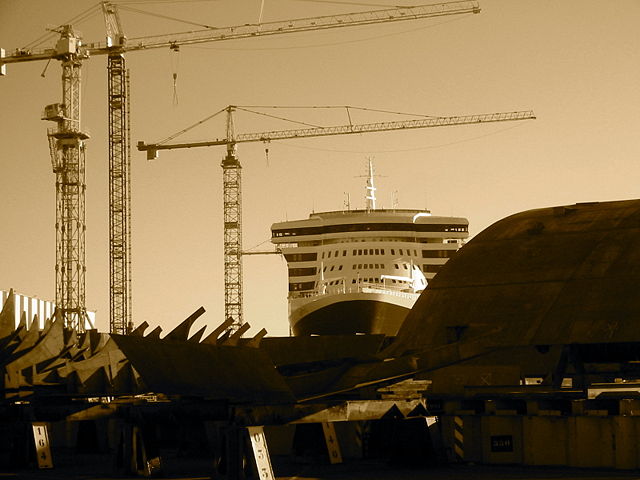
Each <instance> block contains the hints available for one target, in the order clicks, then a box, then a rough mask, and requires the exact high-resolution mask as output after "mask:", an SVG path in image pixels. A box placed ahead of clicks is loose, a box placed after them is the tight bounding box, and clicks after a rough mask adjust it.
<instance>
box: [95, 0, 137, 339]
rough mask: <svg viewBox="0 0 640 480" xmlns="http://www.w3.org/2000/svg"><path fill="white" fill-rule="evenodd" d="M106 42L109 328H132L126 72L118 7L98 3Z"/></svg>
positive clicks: (116, 330) (115, 330) (124, 331)
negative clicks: (108, 47) (108, 48)
mask: <svg viewBox="0 0 640 480" xmlns="http://www.w3.org/2000/svg"><path fill="white" fill-rule="evenodd" d="M101 5H102V12H103V15H104V20H105V29H106V32H107V44H108V45H110V46H111V47H112V49H113V51H112V52H111V53H109V56H108V57H107V73H108V74H107V77H108V82H107V83H108V112H109V137H108V138H109V331H110V332H111V333H117V334H121V335H125V334H128V333H130V332H131V331H132V330H133V322H132V319H131V317H132V314H131V307H132V303H131V180H130V170H131V152H130V145H131V142H130V128H129V71H128V70H127V68H126V63H125V57H124V54H123V53H121V52H120V47H121V46H122V44H123V43H124V41H125V36H124V33H123V30H122V26H121V24H120V17H119V16H118V10H117V9H116V8H115V6H114V5H112V4H111V3H109V2H102V4H101Z"/></svg>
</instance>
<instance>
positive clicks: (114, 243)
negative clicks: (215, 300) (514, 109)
mask: <svg viewBox="0 0 640 480" xmlns="http://www.w3.org/2000/svg"><path fill="white" fill-rule="evenodd" d="M101 7H102V10H103V14H104V18H105V24H106V27H107V41H106V42H105V43H101V42H94V43H89V44H87V45H86V46H85V45H82V42H81V41H80V38H79V36H77V35H75V33H73V28H72V27H71V26H63V27H61V31H60V33H61V37H60V40H59V42H58V44H57V45H56V47H55V48H54V49H51V48H49V49H45V50H42V51H31V50H26V49H16V50H15V52H14V53H13V54H11V55H8V56H7V55H5V51H4V49H1V48H0V75H5V74H6V64H8V63H19V62H29V61H38V60H51V59H57V60H60V61H61V62H62V68H63V91H64V92H67V91H69V92H76V94H77V99H76V100H77V101H76V103H72V104H70V105H68V106H65V109H67V110H70V111H71V110H73V111H74V112H75V113H74V114H76V113H77V121H76V120H73V119H71V118H72V117H68V116H67V115H66V114H65V115H64V118H65V119H66V120H65V121H64V124H65V125H66V126H65V127H63V129H64V130H65V131H66V134H69V133H70V132H71V130H70V127H69V125H71V124H73V125H74V126H75V128H77V131H78V132H79V131H80V130H79V112H80V97H79V91H80V68H81V64H82V60H83V59H86V58H88V57H89V56H91V55H108V56H109V66H108V69H107V70H108V75H109V79H108V85H109V95H108V99H109V174H110V178H109V194H110V197H109V225H110V237H109V245H110V305H111V311H110V329H111V331H112V332H114V333H125V332H126V331H128V330H129V329H130V328H131V306H130V296H131V276H130V267H129V265H130V262H131V256H130V249H131V247H130V241H129V238H130V227H131V225H130V205H129V201H130V195H129V193H128V192H129V191H130V186H129V167H128V165H129V163H128V162H129V160H128V158H129V155H128V148H129V139H128V124H129V120H128V113H127V105H128V104H129V99H128V89H127V84H128V80H127V79H128V73H127V70H126V67H125V61H124V56H123V54H124V53H126V52H129V51H137V50H147V49H152V48H173V49H175V48H176V47H178V46H179V45H191V44H198V43H206V42H215V41H223V40H234V39H240V38H253V37H260V36H268V35H269V36H270V35H281V34H285V33H299V32H305V31H314V30H327V29H335V28H342V27H353V26H362V25H374V24H378V23H386V22H398V21H406V20H419V19H424V18H432V17H440V16H445V15H460V14H468V13H479V12H480V8H479V5H478V2H477V1H475V0H462V1H453V2H445V3H437V4H430V5H418V6H413V7H396V8H390V9H384V10H373V11H366V12H355V13H349V14H340V15H326V16H320V17H309V18H300V19H292V20H284V21H275V22H266V23H260V24H245V25H237V26H231V27H221V28H213V27H211V28H207V29H203V30H196V31H189V32H179V33H172V34H165V35H155V36H146V37H139V38H131V39H127V38H126V37H125V36H124V34H123V32H122V28H121V25H120V21H119V18H118V12H117V8H116V6H115V4H113V3H112V2H109V1H103V2H101ZM65 45H68V46H67V47H65ZM65 49H66V50H69V51H66V50H65ZM71 49H72V50H73V51H71ZM73 118H76V117H73ZM51 120H54V121H58V120H56V118H55V117H54V118H51ZM58 130H59V132H58V133H57V134H56V135H58V136H59V135H61V134H62V133H61V131H60V127H59V129H58ZM54 138H56V140H58V138H57V137H54ZM76 139H77V140H78V142H77V143H78V146H77V147H74V148H71V147H65V150H68V151H69V152H68V153H65V154H64V155H63V156H66V157H69V158H70V157H73V158H75V159H78V161H77V162H76V163H73V162H68V165H67V163H66V162H64V161H63V164H64V165H65V167H64V169H65V171H69V172H70V171H71V165H72V164H73V165H77V166H78V168H77V173H76V174H75V177H77V178H78V180H79V179H80V178H81V179H82V188H77V193H74V194H73V195H72V194H71V193H70V191H71V190H72V188H70V187H64V188H63V190H62V191H61V193H60V194H59V195H58V196H60V197H61V198H62V197H64V198H65V199H66V200H64V201H63V200H60V201H58V203H65V204H66V203H73V204H74V205H77V207H76V208H75V209H73V208H71V207H61V208H62V210H60V211H58V215H57V217H56V225H58V227H57V229H58V231H59V235H58V241H57V248H56V251H57V252H58V255H57V258H58V259H57V260H56V272H64V274H63V273H59V274H58V273H57V274H56V292H58V291H60V298H56V303H58V305H59V306H60V309H61V311H63V312H67V311H68V312H75V311H78V312H80V311H84V309H85V307H84V289H85V286H84V271H85V265H84V256H85V250H84V228H85V225H84V143H83V140H84V138H80V136H78V137H77V138H76ZM58 150H61V147H60V148H59V147H57V146H53V147H52V152H54V153H55V152H58ZM71 150H73V152H74V153H72V152H71ZM81 156H82V158H81ZM54 163H55V161H54ZM226 164H227V167H228V168H227V167H225V172H228V175H227V176H228V177H229V182H230V185H232V184H233V183H234V180H233V177H234V175H233V174H232V171H235V174H237V178H238V181H237V184H238V185H239V184H240V182H239V175H240V169H239V166H238V167H233V166H232V165H233V161H231V160H230V161H229V162H226ZM56 175H57V174H56ZM64 177H65V178H67V177H69V178H70V175H65V176H64ZM64 181H67V180H64V179H62V176H61V178H60V179H58V178H56V183H57V184H59V185H66V184H65V183H64ZM72 183H73V179H72ZM56 188H57V190H58V187H56ZM60 188H62V187H60ZM62 192H64V193H62ZM237 194H238V196H239V187H238V192H237ZM71 197H73V199H74V200H72V201H71V200H70V198H71ZM233 203H234V202H233V200H232V198H231V197H230V198H229V202H228V204H229V205H232V204H233ZM65 209H66V210H65ZM70 209H71V210H74V211H75V212H77V213H74V214H73V215H70V214H67V213H64V212H63V210H64V211H67V210H70ZM233 212H235V213H233ZM239 214H240V211H239V209H238V210H237V211H234V209H233V207H231V206H230V207H229V215H236V216H238V218H239ZM80 218H81V221H80ZM73 229H76V230H78V235H76V236H75V237H73V238H74V239H76V237H77V240H73V239H69V238H67V237H68V232H69V231H71V230H73ZM240 233H241V231H240V229H239V228H238V230H237V234H238V235H240ZM234 235H235V234H234ZM234 235H232V234H231V232H229V239H231V238H232V236H234ZM80 237H81V238H80ZM226 237H227V231H226V230H225V238H226ZM229 241H231V240H229ZM229 251H231V249H230V250H229ZM70 258H71V259H73V260H69V259H70ZM238 263H239V262H238ZM229 265H230V268H231V265H235V263H234V262H231V261H230V263H229ZM233 268H236V267H233ZM69 269H71V270H69ZM70 271H73V272H74V273H73V274H71V273H70ZM75 272H77V273H75ZM238 272H239V275H240V276H241V271H238ZM69 277H73V288H72V286H71V284H70V280H69ZM63 283H67V284H68V285H67V286H65V287H63V286H62V284H63ZM71 289H72V290H71ZM69 292H71V294H70V293H69ZM56 295H58V293H57V294H56ZM59 302H62V303H59ZM239 303H241V300H239ZM64 315H67V314H66V313H65V314H64ZM69 322H70V324H74V325H78V326H77V328H78V329H79V330H82V329H83V327H81V326H79V323H78V321H77V319H75V320H72V319H70V320H69ZM74 322H75V323H74Z"/></svg>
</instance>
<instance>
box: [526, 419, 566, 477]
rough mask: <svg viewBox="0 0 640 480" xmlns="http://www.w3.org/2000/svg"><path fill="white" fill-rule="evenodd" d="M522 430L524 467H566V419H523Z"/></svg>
mask: <svg viewBox="0 0 640 480" xmlns="http://www.w3.org/2000/svg"><path fill="white" fill-rule="evenodd" d="M522 430H523V432H522V443H523V461H524V464H525V465H544V466H560V465H566V463H567V419H566V417H554V416H527V417H523V429H522Z"/></svg>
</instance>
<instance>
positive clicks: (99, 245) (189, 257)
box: [0, 0, 640, 335]
mask: <svg viewBox="0 0 640 480" xmlns="http://www.w3.org/2000/svg"><path fill="white" fill-rule="evenodd" d="M404 3H405V4H410V5H419V4H420V3H427V2H414V1H413V0H407V2H404ZM479 3H480V7H481V9H482V11H481V12H480V13H479V14H476V15H465V16H450V17H441V18H437V19H429V20H419V21H413V22H399V23H388V24H383V25H377V26H366V27H358V28H353V29H339V30H333V31H325V32H305V33H299V34H295V35H283V36H274V37H270V38H266V37H259V38H250V39H244V40H234V41H227V42H216V43H211V44H201V45H194V46H183V47H182V48H181V49H180V51H179V52H173V51H170V50H169V49H166V50H165V49H160V50H148V51H142V52H131V53H129V54H128V55H127V57H126V60H127V66H128V67H129V69H130V73H131V93H130V99H131V139H132V143H133V144H135V143H136V142H138V141H144V142H147V143H152V142H156V141H160V140H162V139H164V138H166V137H168V136H170V135H172V134H173V133H175V132H177V131H180V130H182V129H183V128H185V127H187V126H189V125H192V124H194V123H196V122H198V121H199V120H201V119H203V118H205V117H208V116H210V115H211V114H212V113H214V112H216V111H218V110H221V109H223V108H224V107H225V106H227V105H241V106H247V105H248V106H256V105H257V106H295V107H302V106H330V105H334V106H344V105H350V106H357V107H365V108H369V109H376V110H384V111H392V112H404V113H413V114H419V115H441V116H450V115H465V114H475V113H491V112H509V111H515V110H529V109H532V110H534V112H535V114H536V117H537V119H536V120H530V121H523V122H508V123H496V124H488V125H472V126H459V127H447V128H430V129H421V130H412V131H400V132H398V131H396V132H385V133H376V134H362V135H349V136H335V137H326V138H315V139H297V140H288V141H282V142H272V143H271V144H269V145H268V146H266V147H268V154H266V152H265V145H263V144H261V143H256V144H242V145H239V147H238V157H239V159H240V161H241V163H242V165H243V170H242V175H243V187H242V188H243V206H242V209H243V234H244V235H243V244H244V248H245V250H248V249H251V248H254V247H255V248H256V249H258V250H268V249H270V248H271V245H270V242H269V238H270V226H271V224H272V223H274V222H279V221H284V220H294V219H302V218H306V217H308V215H309V214H310V213H311V212H312V211H327V210H340V209H342V208H344V204H345V199H346V195H347V194H349V195H350V199H351V207H352V208H362V207H363V206H364V187H365V178H363V175H365V174H366V169H367V161H368V159H369V158H372V159H373V161H374V165H375V169H376V173H377V175H378V177H376V182H377V186H378V205H379V206H381V207H392V205H393V200H392V198H394V197H395V198H397V205H398V206H399V207H401V208H428V209H430V210H431V211H432V213H433V214H435V215H455V216H461V217H465V218H468V219H469V222H470V233H471V236H473V235H475V234H477V233H479V232H480V231H482V230H483V229H484V228H486V227H488V226H489V225H491V224H492V223H494V222H496V221H498V220H500V219H501V218H504V217H506V216H508V215H511V214H514V213H517V212H520V211H524V210H528V209H533V208H540V207H547V206H553V205H566V204H573V203H577V202H588V201H609V200H621V199H632V198H638V195H639V192H640V184H639V180H640V162H638V161H637V159H638V158H639V157H640V143H639V141H638V135H637V132H638V129H639V128H640V118H639V113H638V112H639V108H638V106H639V105H640V87H638V78H639V77H640V48H639V44H640V31H638V29H637V25H638V23H639V22H640V2H638V1H637V0H614V1H610V2H602V1H598V0H563V1H557V0H527V1H525V0H481V1H480V2H479ZM95 4H96V2H94V1H85V0H75V1H67V0H65V1H63V0H0V47H2V48H4V49H6V50H7V51H8V52H10V51H13V50H14V49H15V48H18V47H23V46H25V45H27V44H30V43H31V42H32V41H34V40H36V39H38V38H39V37H41V36H42V35H43V34H44V33H46V30H45V29H46V28H54V27H55V26H57V25H60V24H63V23H65V22H67V21H69V20H70V19H71V18H73V17H75V16H77V15H78V14H79V13H81V12H84V11H85V10H87V9H89V8H90V7H92V6H93V5H95ZM391 6H393V2H391V1H387V0H374V1H373V2H368V1H366V0H363V1H344V2H340V1H338V0H336V1H313V0H277V1H276V0H264V2H262V1H261V0H251V1H249V0H209V1H206V0H205V1H184V0H182V1H180V0H179V1H176V2H167V1H144V0H137V1H135V2H133V1H132V2H129V3H127V4H123V5H122V8H121V10H120V12H121V13H120V15H121V19H122V24H123V28H124V30H125V32H126V33H127V35H128V36H129V37H130V38H131V37H136V36H143V35H150V34H160V33H169V32H177V31H183V30H190V29H193V28H197V27H194V26H193V25H190V24H185V23H180V22H177V21H175V20H169V19H168V18H166V17H171V18H178V19H181V20H187V21H191V22H194V23H203V24H207V25H215V26H231V25H240V24H245V23H256V22H257V21H258V19H259V18H262V19H263V21H275V20H283V19H292V18H300V17H312V16H321V15H330V14H337V13H348V12H353V11H366V10H376V9H380V8H385V7H391ZM127 8H128V9H127ZM140 11H144V12H147V13H146V14H143V13H140ZM150 14H153V15H150ZM76 27H77V29H78V30H80V31H81V32H82V34H83V38H84V41H85V42H86V43H90V42H94V41H103V37H104V25H103V23H102V19H101V17H100V16H99V15H96V16H94V17H91V18H89V19H87V20H86V21H83V22H81V23H80V24H78V25H77V26H76ZM54 42H55V37H54V38H53V39H50V40H48V42H45V43H44V44H42V45H41V47H42V48H44V47H50V46H52V45H53V43H54ZM44 68H45V64H44V62H29V63H22V64H11V65H7V75H6V76H5V77H0V106H1V108H0V140H1V141H2V147H1V149H0V166H1V169H0V179H1V180H0V185H1V190H0V200H1V202H2V203H1V205H2V208H0V226H1V227H0V247H1V249H0V289H8V288H14V289H15V290H16V291H17V292H20V293H23V294H26V295H32V296H38V297H39V298H42V299H53V298H54V292H55V274H54V265H55V228H54V225H55V183H54V182H55V177H54V174H53V172H52V171H51V163H50V157H49V151H48V144H47V137H46V129H47V128H48V127H52V126H53V124H48V123H47V122H43V121H42V120H40V117H41V114H42V110H43V109H44V106H45V105H48V104H51V103H56V102H60V101H61V80H60V67H59V65H58V64H56V62H51V64H50V65H49V66H48V68H47V69H46V74H45V76H44V77H42V76H41V73H42V72H43V69H44ZM82 68H83V70H82V75H83V80H82V81H83V86H82V102H83V107H82V108H83V110H82V124H83V128H84V129H85V130H87V131H88V132H89V133H90V135H91V138H90V139H89V140H88V142H87V155H86V170H87V178H86V183H87V193H86V202H87V220H86V222H87V233H86V255H87V275H86V290H87V308H88V309H89V310H95V311H96V312H97V328H98V329H99V330H100V331H105V332H106V331H108V329H109V325H108V324H109V257H108V252H109V247H108V157H107V140H106V136H107V135H106V132H107V102H106V99H107V93H106V92H107V89H106V58H105V57H99V56H96V57H94V58H91V59H89V60H87V61H85V63H84V64H83V67H82ZM174 74H175V82H174ZM254 110H255V109H254ZM259 111H261V112H266V113H269V114H275V115H277V116H281V117H287V118H291V119H295V120H297V121H300V122H305V123H310V124H323V125H334V124H345V123H347V122H348V118H347V115H346V113H345V111H344V109H302V108H295V109H293V108H290V109H279V110H273V109H269V110H266V109H260V110H259ZM351 113H352V121H353V122H354V123H365V122H370V121H386V120H398V119H410V118H415V117H410V116H397V115H391V114H387V113H382V112H371V111H357V110H352V111H351ZM295 127H296V124H293V123H290V122H283V121H279V120H276V119H270V118H268V117H264V116H257V115H250V114H248V113H246V112H243V111H240V112H238V114H237V115H236V117H235V129H236V132H238V133H243V132H253V131H265V130H273V129H285V128H295ZM224 134H225V130H224V118H223V117H221V116H219V117H216V118H214V119H213V120H212V121H210V122H206V123H204V124H202V125H201V126H200V127H198V128H197V129H194V130H193V131H191V132H189V134H187V135H185V136H183V137H179V139H180V140H181V141H182V140H184V141H195V140H206V139H211V138H220V137H223V136H224ZM224 154H225V151H224V148H223V147H212V148H200V149H191V150H179V151H164V152H161V154H160V157H159V158H158V159H157V160H155V161H153V162H148V161H147V160H146V158H145V154H144V153H143V152H138V151H135V150H133V151H132V170H131V177H132V180H131V181H132V226H131V228H132V289H133V304H132V311H133V321H134V324H135V325H138V324H140V323H142V322H143V321H147V322H148V323H149V324H150V325H151V328H155V327H156V326H158V325H159V326H161V327H163V329H164V331H165V332H168V331H170V329H171V328H173V327H174V326H175V325H177V324H178V323H179V322H181V321H182V320H183V319H185V318H186V317H187V316H188V315H190V314H191V313H192V312H194V311H195V310H197V309H198V308H199V307H200V306H204V307H205V309H206V310H207V313H206V314H205V315H203V316H202V317H200V319H199V320H198V321H197V323H196V325H195V326H194V330H193V331H195V330H196V329H197V328H200V327H201V326H203V325H207V326H208V327H209V329H212V328H214V327H215V326H217V325H218V324H219V323H221V321H222V318H223V313H224V305H223V301H224V296H223V263H222V262H223V254H222V233H223V232H222V171H221V168H220V161H221V159H222V158H223V156H224ZM286 296H287V268H286V263H285V261H284V259H283V258H281V257H280V256H277V255H264V256H250V257H245V259H244V303H245V306H244V319H245V321H247V322H248V323H250V324H251V326H252V328H251V329H250V330H249V332H248V335H251V334H255V333H257V331H258V330H260V329H261V328H263V327H264V328H266V329H267V331H268V332H269V335H286V334H287V333H288V324H287V318H286V317H287V302H286Z"/></svg>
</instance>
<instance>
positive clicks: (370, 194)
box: [365, 157, 376, 212]
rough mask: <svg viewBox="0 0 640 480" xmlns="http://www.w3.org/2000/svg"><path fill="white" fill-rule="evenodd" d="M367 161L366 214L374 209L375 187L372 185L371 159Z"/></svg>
mask: <svg viewBox="0 0 640 480" xmlns="http://www.w3.org/2000/svg"><path fill="white" fill-rule="evenodd" d="M368 160H369V176H368V178H367V186H366V197H365V198H366V201H367V212H370V211H371V210H375V209H376V187H375V185H374V183H373V159H372V158H371V157H369V158H368Z"/></svg>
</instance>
